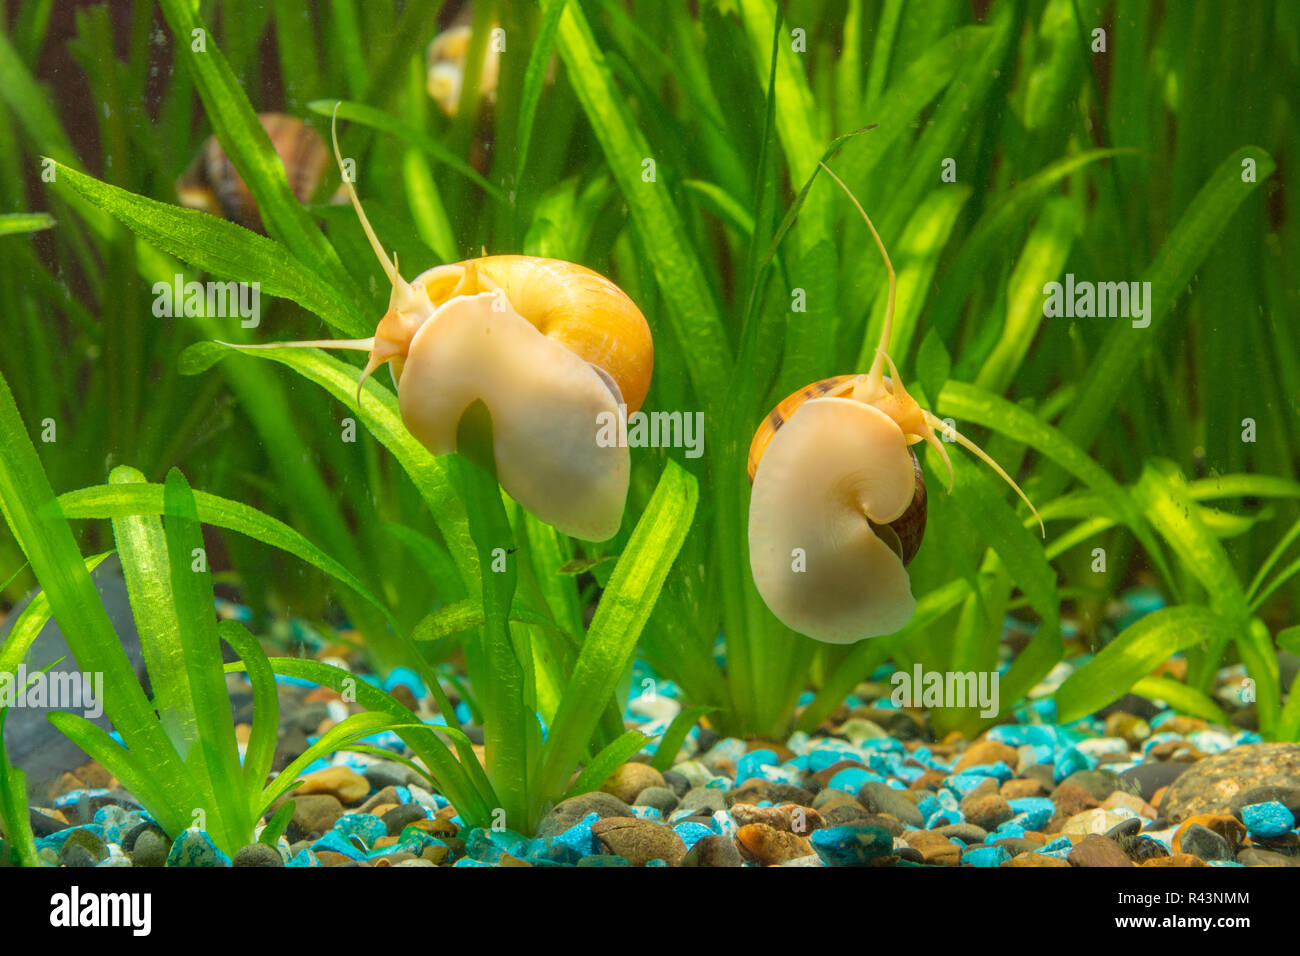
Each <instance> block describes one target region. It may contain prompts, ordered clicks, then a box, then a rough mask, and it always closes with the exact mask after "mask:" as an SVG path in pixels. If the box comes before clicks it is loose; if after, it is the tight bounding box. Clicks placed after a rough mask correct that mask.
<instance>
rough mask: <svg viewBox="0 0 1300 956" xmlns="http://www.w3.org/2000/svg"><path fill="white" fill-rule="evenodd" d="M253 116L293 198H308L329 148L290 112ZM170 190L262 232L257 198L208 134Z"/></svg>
mask: <svg viewBox="0 0 1300 956" xmlns="http://www.w3.org/2000/svg"><path fill="white" fill-rule="evenodd" d="M257 118H258V119H259V120H260V121H261V123H262V128H263V129H264V130H266V135H267V136H268V137H270V139H271V145H272V146H274V147H275V152H276V154H277V155H278V156H279V157H280V162H282V163H283V164H284V170H285V175H286V176H287V177H288V179H289V188H290V189H292V190H293V194H294V196H296V197H297V198H298V201H299V202H307V201H309V200H310V199H311V198H312V197H313V196H314V195H315V194H316V190H317V189H318V188H319V187H320V184H321V180H322V179H323V178H324V175H325V169H326V168H327V167H328V166H329V148H328V147H327V146H326V145H325V141H324V140H322V139H321V138H320V135H319V134H318V133H317V132H316V131H315V130H314V129H312V128H311V127H310V126H308V125H307V124H306V123H304V122H303V121H302V120H300V119H298V117H296V116H288V115H286V114H284V113H259V114H257ZM176 194H177V197H178V198H179V199H180V202H181V205H182V206H186V207H188V208H190V209H202V210H203V211H204V212H210V213H212V214H213V215H214V216H222V217H224V218H226V219H230V220H233V221H234V222H237V223H239V224H240V225H241V226H244V227H245V228H247V229H253V230H255V231H257V232H262V231H263V230H262V217H261V214H260V213H259V212H258V209H257V201H256V200H255V199H253V194H252V192H250V191H249V189H248V185H247V184H246V183H245V182H244V180H243V177H241V176H240V175H239V173H238V171H236V169H235V167H234V165H233V164H232V163H231V162H230V158H229V157H228V156H226V153H225V150H223V149H222V148H221V143H219V142H218V141H217V137H216V136H209V137H208V138H207V139H206V140H205V141H204V143H203V146H202V148H200V149H199V153H198V155H197V156H195V157H194V161H193V162H192V163H190V165H189V166H188V167H187V168H186V170H185V172H183V173H182V174H181V176H180V178H179V179H177V180H176Z"/></svg>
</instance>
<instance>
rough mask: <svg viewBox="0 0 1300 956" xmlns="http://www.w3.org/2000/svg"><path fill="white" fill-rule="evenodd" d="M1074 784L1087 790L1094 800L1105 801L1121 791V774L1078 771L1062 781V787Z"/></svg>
mask: <svg viewBox="0 0 1300 956" xmlns="http://www.w3.org/2000/svg"><path fill="white" fill-rule="evenodd" d="M1067 783H1072V784H1074V785H1075V786H1077V787H1082V788H1083V789H1084V790H1087V791H1088V793H1089V794H1090V795H1091V796H1092V798H1093V799H1094V800H1097V801H1098V802H1100V801H1102V800H1105V799H1106V798H1107V797H1109V796H1110V795H1111V794H1112V793H1114V792H1115V791H1116V790H1118V789H1120V779H1119V774H1117V773H1116V772H1115V771H1113V770H1102V769H1100V768H1099V769H1097V770H1077V771H1075V772H1074V773H1072V774H1070V775H1069V776H1068V777H1066V778H1065V779H1064V780H1062V781H1061V786H1064V785H1065V784H1067Z"/></svg>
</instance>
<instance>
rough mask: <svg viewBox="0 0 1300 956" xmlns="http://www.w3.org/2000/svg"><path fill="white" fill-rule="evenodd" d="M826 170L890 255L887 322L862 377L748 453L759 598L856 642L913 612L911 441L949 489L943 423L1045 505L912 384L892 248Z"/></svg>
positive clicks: (784, 616)
mask: <svg viewBox="0 0 1300 956" xmlns="http://www.w3.org/2000/svg"><path fill="white" fill-rule="evenodd" d="M822 169H824V170H825V171H826V172H827V173H828V174H829V175H830V176H831V178H832V179H834V180H835V182H836V183H838V184H839V186H840V188H841V189H843V190H844V191H845V192H846V193H848V194H849V198H850V199H852V200H853V203H854V205H855V206H857V209H858V212H860V213H861V214H862V218H863V219H865V220H866V223H867V226H868V228H869V229H870V230H871V234H872V236H874V237H875V240H876V244H877V246H879V248H880V253H881V255H882V256H883V257H884V260H885V268H886V270H887V272H888V273H889V300H888V304H887V306H886V311H885V323H884V328H883V329H882V331H881V335H880V343H879V346H878V347H877V349H876V355H875V359H874V360H873V361H872V364H871V368H870V370H869V371H868V372H867V373H866V374H865V375H838V376H835V377H834V378H828V379H823V380H822V381H820V382H814V383H813V384H812V385H808V386H806V387H804V388H801V389H799V390H798V391H797V392H795V393H794V394H792V395H790V396H788V397H787V398H786V399H785V400H784V401H782V402H781V403H780V404H779V405H777V406H776V408H775V409H773V410H772V412H771V413H770V414H769V415H768V416H767V417H766V418H765V419H764V420H763V423H762V424H761V425H760V426H759V428H758V431H757V432H756V433H755V435H754V440H753V442H752V444H751V445H750V449H749V477H750V481H751V482H753V493H752V495H751V497H750V503H749V560H750V570H751V572H752V573H753V576H754V584H755V586H756V587H757V589H758V593H759V595H760V596H761V597H762V598H763V601H764V603H765V604H766V605H767V606H768V608H769V609H770V610H771V611H772V613H773V614H775V615H776V616H777V618H779V619H780V620H781V622H782V623H784V624H785V625H787V626H788V627H790V628H791V629H792V630H795V631H797V632H799V633H801V634H806V635H808V636H809V637H811V638H814V639H816V640H819V641H824V642H826V643H829V644H850V643H853V642H855V641H859V640H862V639H863V638H868V637H878V636H880V635H882V634H892V633H894V632H895V631H898V630H899V629H900V628H902V627H903V625H905V624H906V623H907V621H908V620H909V619H910V618H911V616H912V612H913V611H914V610H915V609H916V601H915V599H914V598H913V597H912V591H911V582H910V579H909V578H908V574H907V570H906V566H907V565H908V564H909V563H910V562H911V560H912V558H913V556H915V554H916V551H917V549H918V548H919V547H920V544H921V537H922V535H923V534H924V532H925V513H926V492H925V480H924V479H923V478H922V475H921V468H920V464H919V463H918V461H917V458H916V455H915V454H914V453H913V452H912V450H911V448H910V446H912V445H915V444H916V443H917V442H920V441H924V442H927V443H928V444H929V445H930V446H931V447H932V448H934V449H935V451H937V452H938V453H939V456H940V457H941V458H942V459H943V462H944V464H945V465H947V467H948V490H949V491H950V492H951V490H952V482H953V471H952V462H951V461H950V460H949V459H948V452H947V450H946V449H945V448H944V446H943V442H941V441H940V440H939V437H938V436H937V435H936V434H935V429H942V430H943V432H944V434H945V437H947V438H948V439H950V440H953V441H956V442H957V443H958V444H959V445H961V446H962V447H964V448H966V449H968V450H969V451H971V452H972V453H974V454H975V455H976V456H977V457H978V458H979V459H980V460H981V461H983V462H985V463H986V464H988V465H989V466H991V467H992V468H993V470H994V471H996V472H997V473H998V474H999V475H1000V476H1001V477H1002V478H1003V480H1005V481H1006V482H1007V484H1009V485H1011V487H1012V488H1014V489H1015V491H1016V493H1017V494H1018V495H1020V497H1021V498H1022V499H1023V500H1024V502H1025V503H1026V504H1027V505H1029V509H1030V511H1032V512H1033V513H1034V517H1036V518H1037V517H1038V511H1037V509H1035V508H1034V506H1033V503H1032V502H1030V500H1029V499H1028V498H1027V497H1026V496H1025V493H1024V492H1023V491H1021V490H1020V486H1019V485H1017V484H1016V483H1015V481H1013V480H1012V479H1011V476H1009V475H1008V474H1007V473H1006V472H1005V471H1004V470H1003V469H1002V467H1001V466H1000V465H998V464H997V462H995V461H994V460H993V459H992V458H990V457H989V456H988V455H987V454H985V453H984V451H983V450H982V449H980V448H979V447H978V446H977V445H975V443H974V442H972V441H970V440H969V439H968V438H966V437H965V436H963V435H961V434H960V433H958V432H957V431H956V430H955V429H953V428H952V427H950V426H948V425H947V424H946V423H944V422H943V421H941V420H940V419H938V418H936V417H935V416H934V415H933V414H932V413H930V412H929V411H927V410H926V409H923V408H921V406H920V405H918V404H917V402H916V400H915V399H913V398H912V396H910V395H909V394H908V393H907V390H906V389H905V388H904V387H903V383H902V379H901V378H900V377H899V374H898V369H897V368H896V367H895V366H894V362H893V360H892V359H891V358H890V357H889V355H888V353H887V352H886V348H887V347H888V345H889V337H890V332H891V330H892V327H893V319H894V291H895V278H894V267H893V265H892V263H890V261H889V253H888V252H886V251H885V244H884V243H883V242H882V241H881V239H880V236H879V235H878V234H877V233H876V227H875V226H874V225H873V224H872V222H871V219H870V217H869V216H867V214H866V211H865V210H864V209H863V208H862V206H861V204H859V203H858V201H857V199H856V198H855V197H854V196H853V194H852V192H850V191H849V189H848V187H847V186H845V185H844V183H843V182H842V181H841V180H840V178H839V177H838V176H836V175H835V174H834V173H833V172H831V170H830V169H829V168H828V167H826V166H825V165H823V166H822ZM886 365H888V367H889V376H886V375H885V374H884V370H885V366H886ZM810 462H815V463H816V466H815V467H812V468H810V467H809V463H810ZM1039 526H1040V528H1041V527H1042V519H1041V518H1039ZM1045 533H1046V531H1045V529H1044V534H1045Z"/></svg>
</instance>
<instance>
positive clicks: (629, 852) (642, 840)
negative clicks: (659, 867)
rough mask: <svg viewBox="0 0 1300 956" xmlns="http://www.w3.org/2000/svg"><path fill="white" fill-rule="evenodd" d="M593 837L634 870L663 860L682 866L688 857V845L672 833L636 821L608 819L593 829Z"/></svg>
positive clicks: (598, 821)
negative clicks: (651, 862)
mask: <svg viewBox="0 0 1300 956" xmlns="http://www.w3.org/2000/svg"><path fill="white" fill-rule="evenodd" d="M591 832H592V835H593V836H595V837H596V839H597V840H599V841H600V843H601V845H602V846H604V847H605V849H606V850H608V851H609V852H610V853H613V854H616V855H617V856H621V857H624V858H625V859H627V860H629V861H631V863H632V865H633V866H645V865H646V864H647V863H649V862H650V861H651V860H663V861H664V862H666V863H667V864H668V865H669V866H679V865H680V864H681V862H682V857H684V856H686V844H685V842H683V840H682V838H681V837H680V836H678V835H677V833H675V832H674V831H673V830H672V829H670V828H669V827H666V826H664V825H662V824H659V823H655V822H653V821H651V820H638V819H637V818H636V817H605V819H603V820H597V821H596V822H595V823H593V824H592V826H591Z"/></svg>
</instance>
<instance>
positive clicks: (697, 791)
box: [677, 787, 728, 814]
mask: <svg viewBox="0 0 1300 956" xmlns="http://www.w3.org/2000/svg"><path fill="white" fill-rule="evenodd" d="M727 803H728V801H727V795H726V793H724V792H723V791H721V790H719V789H717V788H716V787H692V788H691V789H690V790H688V791H687V792H686V796H684V797H682V799H681V801H680V802H679V803H678V804H677V809H678V810H692V811H699V810H707V811H708V812H709V813H710V814H713V813H718V812H719V811H722V810H725V809H727Z"/></svg>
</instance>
